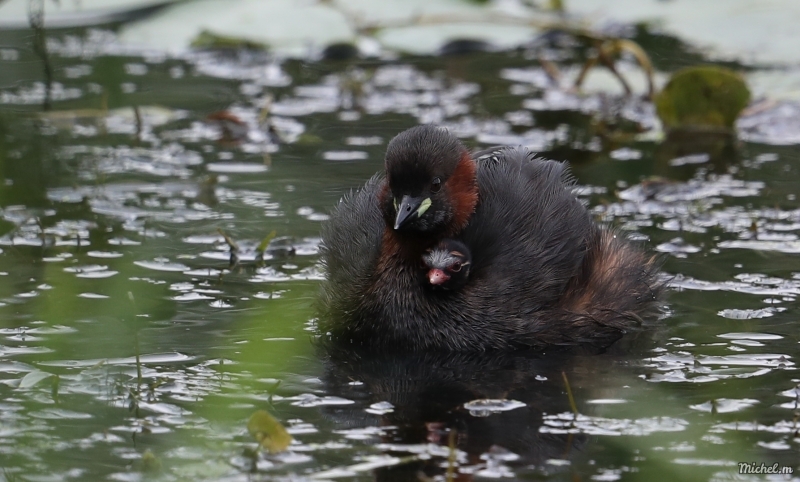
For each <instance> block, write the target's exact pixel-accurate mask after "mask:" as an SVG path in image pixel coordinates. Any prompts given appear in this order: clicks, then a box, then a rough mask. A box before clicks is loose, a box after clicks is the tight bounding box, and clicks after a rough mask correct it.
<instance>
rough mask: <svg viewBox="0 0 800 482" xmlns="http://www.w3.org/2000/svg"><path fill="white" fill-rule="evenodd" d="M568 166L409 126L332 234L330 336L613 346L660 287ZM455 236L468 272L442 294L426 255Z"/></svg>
mask: <svg viewBox="0 0 800 482" xmlns="http://www.w3.org/2000/svg"><path fill="white" fill-rule="evenodd" d="M571 187H572V179H571V177H570V176H569V174H568V171H567V168H566V166H565V165H564V164H562V163H558V162H554V161H549V160H545V159H540V158H536V157H535V156H534V155H533V154H532V153H530V152H528V151H527V150H525V149H522V148H499V149H496V150H493V151H490V152H484V153H482V154H481V155H470V154H469V152H468V151H467V150H466V148H464V146H463V145H462V144H461V143H460V142H459V141H458V139H456V138H455V137H454V136H452V135H451V134H449V133H448V132H447V131H445V130H442V129H440V128H437V127H434V126H419V127H415V128H412V129H409V130H407V131H405V132H403V133H401V134H399V135H398V136H397V137H396V138H395V139H393V140H392V141H391V142H390V143H389V146H388V148H387V153H386V178H382V177H380V176H375V177H373V178H372V179H370V180H369V181H368V182H367V183H366V185H365V186H364V187H363V188H362V189H361V190H360V191H358V192H355V193H352V194H350V195H349V196H345V198H343V199H342V201H341V202H340V203H339V205H338V206H337V207H336V209H335V210H334V212H333V214H332V216H331V219H330V220H329V221H328V223H327V224H326V225H325V227H324V229H323V244H322V260H323V263H324V264H325V267H326V269H327V272H328V279H327V281H326V282H325V283H324V284H323V296H322V301H323V312H322V317H321V319H320V327H321V329H322V330H323V332H324V333H330V336H331V337H332V338H334V339H336V340H339V341H341V342H344V343H354V344H358V345H363V346H366V347H374V348H378V349H384V350H426V349H435V350H442V349H444V350H455V351H462V350H491V349H511V348H519V347H542V346H547V345H571V344H583V343H588V344H593V345H607V344H610V343H611V342H613V341H614V340H616V339H617V338H619V337H620V336H621V335H622V334H623V333H624V332H625V331H626V330H629V329H631V328H633V327H635V326H637V325H638V324H639V323H640V320H641V319H642V318H641V317H642V316H644V315H646V314H648V313H649V312H651V311H652V310H653V309H654V308H655V303H656V301H657V300H658V297H659V295H660V292H661V291H662V284H661V283H660V282H659V281H658V278H657V273H658V266H657V264H656V263H655V262H654V260H653V258H652V257H651V256H648V255H646V254H645V253H643V252H642V251H641V250H640V249H638V248H636V247H634V246H633V245H631V244H630V243H629V242H626V241H624V240H622V239H621V238H620V237H619V236H618V235H617V234H615V233H614V232H613V231H610V230H607V229H604V228H601V227H599V226H597V225H596V224H595V223H594V222H593V220H592V219H591V216H590V215H589V213H588V212H587V211H586V209H585V207H584V206H583V205H582V204H581V202H580V201H579V200H578V199H577V198H576V197H575V196H574V195H573V193H572V190H571ZM446 238H452V239H456V240H458V241H459V242H461V243H463V244H464V245H465V246H467V247H468V249H469V251H470V254H471V257H472V261H471V269H470V272H469V276H468V279H467V280H466V282H465V283H464V284H463V286H460V287H459V288H458V289H456V290H433V289H430V286H429V283H426V279H425V269H424V267H422V266H421V260H422V258H423V256H424V254H425V253H426V251H427V250H428V249H430V248H433V247H434V246H435V245H436V244H437V243H439V242H440V241H442V240H444V239H446Z"/></svg>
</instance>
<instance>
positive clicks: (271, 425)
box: [247, 410, 292, 454]
mask: <svg viewBox="0 0 800 482" xmlns="http://www.w3.org/2000/svg"><path fill="white" fill-rule="evenodd" d="M247 431H248V432H250V435H252V436H253V437H254V438H255V439H256V440H257V441H258V443H259V445H261V446H262V447H264V448H265V449H267V450H268V451H269V453H272V454H274V453H276V452H282V451H284V450H286V448H287V447H288V446H289V444H291V443H292V436H291V435H289V432H287V431H286V429H285V428H283V425H281V423H280V422H279V421H277V420H276V419H275V417H273V416H272V415H270V414H269V413H267V412H266V411H264V410H258V411H257V412H256V413H254V414H253V415H251V416H250V420H248V422H247Z"/></svg>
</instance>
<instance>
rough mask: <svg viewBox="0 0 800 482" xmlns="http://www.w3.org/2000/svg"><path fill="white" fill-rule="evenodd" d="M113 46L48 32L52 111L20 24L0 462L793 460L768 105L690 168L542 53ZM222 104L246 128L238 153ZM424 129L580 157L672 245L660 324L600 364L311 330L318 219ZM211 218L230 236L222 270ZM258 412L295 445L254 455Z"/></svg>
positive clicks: (791, 222) (174, 470) (717, 472)
mask: <svg viewBox="0 0 800 482" xmlns="http://www.w3.org/2000/svg"><path fill="white" fill-rule="evenodd" d="M109 35H110V34H108V33H104V32H98V31H88V32H83V31H77V32H69V33H65V34H53V35H52V36H51V40H52V42H51V55H52V60H53V64H54V78H55V81H56V83H57V84H56V86H55V89H54V98H53V106H54V110H55V111H57V112H58V113H50V114H42V113H41V103H42V101H43V93H44V89H43V86H42V84H41V83H40V81H41V78H42V74H41V73H42V66H41V63H40V62H39V61H38V60H37V58H36V57H35V56H34V55H33V53H32V51H31V49H30V46H29V40H30V38H29V36H28V35H27V34H25V33H22V34H10V33H6V34H4V35H3V38H2V40H1V41H0V44H2V52H0V53H2V57H1V58H2V59H3V60H2V61H0V173H2V176H0V177H2V179H0V181H2V182H0V208H1V209H0V215H2V220H0V247H1V248H2V252H0V335H1V336H2V338H0V381H2V385H0V467H2V468H3V471H2V475H3V476H4V477H5V479H6V480H9V481H12V480H31V481H51V480H53V481H55V480H123V481H129V480H130V481H135V480H226V481H238V480H242V481H244V480H307V479H313V480H329V479H335V478H345V479H355V480H373V479H375V480H429V479H430V478H433V477H438V478H437V479H436V480H444V477H445V475H444V474H445V473H446V470H447V467H448V457H449V456H450V455H451V450H450V449H449V448H448V444H449V438H450V436H451V435H450V434H451V433H454V434H455V435H454V436H453V438H452V440H454V441H455V444H456V446H457V452H456V453H455V455H456V456H455V465H456V467H457V469H458V471H460V474H461V475H459V476H458V477H459V478H458V480H473V479H475V480H482V479H484V478H487V477H501V476H502V477H507V478H510V479H516V480H542V479H552V480H584V481H585V480H752V479H755V480H761V479H762V478H763V477H764V476H753V475H748V476H744V475H738V463H740V462H747V463H751V462H755V463H758V464H761V463H764V464H767V465H772V464H773V463H778V464H780V465H781V466H787V467H793V468H794V469H795V471H797V470H798V469H800V467H798V465H797V460H798V450H799V449H800V436H799V435H798V423H800V422H799V421H798V417H799V414H800V411H799V410H800V405H798V403H800V402H799V400H800V376H799V375H798V373H797V371H796V353H797V351H798V342H799V340H800V328H798V324H797V301H796V297H797V295H798V294H799V293H800V258H798V257H797V253H800V240H798V231H800V205H798V204H799V203H798V200H797V199H796V197H795V195H796V193H797V186H798V185H799V184H798V182H800V152H798V149H797V147H796V146H794V145H769V144H761V143H758V142H756V141H757V140H758V139H759V137H758V134H759V132H761V131H763V130H765V129H768V128H769V119H767V120H766V121H764V122H763V123H755V125H753V123H751V124H750V127H749V128H748V129H749V130H746V132H743V133H744V134H745V135H744V136H743V137H744V138H746V139H750V140H751V141H750V142H745V141H742V142H739V143H738V144H737V145H736V146H735V148H733V149H729V150H727V151H723V152H721V153H719V154H717V155H715V156H712V157H711V158H710V159H704V158H702V157H700V158H698V157H690V158H686V157H680V156H682V155H684V154H686V152H682V149H683V147H681V146H676V145H674V144H670V143H665V144H660V143H659V142H657V141H654V140H648V138H647V137H646V136H645V137H641V136H640V137H635V136H634V135H633V134H632V133H633V132H634V131H636V130H641V129H644V130H645V131H646V130H647V129H649V128H650V126H652V124H653V114H652V109H651V108H650V107H649V105H648V104H645V103H642V102H639V101H636V100H629V101H625V100H623V99H619V98H615V97H612V96H602V95H594V96H587V97H577V96H575V95H574V94H571V93H569V92H567V91H565V90H560V89H556V88H554V87H552V86H550V87H548V86H547V81H546V77H545V75H544V73H543V71H542V70H541V69H540V68H539V67H538V64H537V63H536V62H535V61H532V60H530V57H531V55H528V53H527V52H524V51H520V52H511V53H496V54H485V53H479V54H470V55H464V56H457V57H445V58H409V59H400V60H396V61H386V62H378V61H371V62H359V63H351V64H339V63H305V62H300V61H287V62H284V63H281V64H277V63H272V61H270V60H269V59H267V58H264V57H262V56H260V55H256V54H224V55H212V54H194V55H192V56H190V57H189V58H171V57H166V56H160V55H149V56H144V57H142V56H130V55H124V54H123V53H122V52H120V51H118V50H115V47H114V44H113V41H111V40H109V39H110V38H111V39H113V37H110V36H109ZM640 40H642V41H643V42H642V43H643V44H644V45H645V47H646V48H648V49H650V50H651V52H656V53H658V54H659V55H658V56H656V58H657V59H661V60H660V61H659V62H660V63H662V64H663V65H661V66H660V67H661V68H664V69H669V68H671V67H670V66H672V65H680V64H681V63H682V60H681V59H682V58H683V57H681V56H682V55H683V54H682V53H681V52H672V51H665V50H664V45H669V42H668V40H669V39H662V40H659V38H658V37H652V36H648V37H642V38H641V39H640ZM559 53H560V54H562V56H563V57H564V58H565V60H564V64H565V65H568V64H570V63H574V62H575V61H576V60H575V59H574V58H573V54H574V52H572V51H570V50H565V51H561V52H559ZM670 54H672V55H674V57H673V58H670V57H669V55H670ZM269 99H271V101H270V100H269ZM134 107H138V110H139V117H140V122H139V127H138V128H137V121H136V115H135V114H134ZM265 107H267V109H265ZM220 110H228V111H230V112H233V113H234V114H235V115H236V116H238V117H239V118H240V119H241V120H242V121H243V122H245V123H246V125H247V127H246V128H234V130H237V129H238V130H241V131H242V132H243V133H244V138H243V139H239V141H238V142H220V137H221V135H222V132H221V130H220V129H221V128H220V125H219V124H218V123H215V122H209V121H208V120H207V116H208V115H209V114H211V113H213V112H215V111H220ZM598 119H600V121H599V120H598ZM420 122H438V123H442V124H444V125H447V126H449V127H450V128H451V129H453V130H454V131H455V132H456V133H458V134H459V135H460V136H462V137H463V138H464V140H465V142H466V143H468V144H469V145H471V146H482V145H489V144H498V143H509V144H525V145H528V146H531V147H532V148H533V149H535V150H539V151H542V152H544V153H545V154H548V155H550V156H552V157H555V158H558V159H567V160H571V161H574V162H573V170H574V173H575V175H576V177H577V179H578V183H579V185H580V189H579V193H580V195H581V197H582V198H584V199H585V200H586V202H587V203H588V205H589V206H590V208H591V209H592V211H593V212H595V213H596V214H597V216H598V218H599V219H601V220H603V221H604V222H607V223H609V224H612V225H614V226H618V227H621V228H623V229H624V230H625V231H626V232H627V233H629V234H630V235H631V236H632V237H634V238H636V239H639V240H642V242H644V243H645V244H646V246H648V247H649V249H651V250H654V251H661V252H663V253H665V254H664V257H665V263H664V272H665V276H670V277H674V278H673V280H672V281H671V285H672V289H671V290H670V293H669V298H668V300H667V301H668V302H667V303H666V304H665V314H664V317H663V319H661V320H660V321H658V322H657V323H654V328H653V329H651V330H647V331H645V332H643V333H640V334H637V335H636V336H631V337H628V338H625V339H623V340H622V341H621V342H620V343H618V344H617V345H615V346H613V347H611V348H610V349H609V350H608V351H607V352H606V353H603V354H578V355H565V354H548V353H545V354H536V355H510V354H506V355H496V356H483V357H466V356H461V357H459V356H445V355H436V354H426V355H420V356H410V357H405V358H403V357H398V358H390V359H386V358H384V359H382V358H374V359H362V358H358V357H356V356H354V355H353V354H352V353H328V352H325V351H323V350H320V349H318V347H317V346H316V345H315V344H314V342H313V340H314V320H315V318H314V317H315V309H314V300H315V296H316V293H317V289H318V282H319V280H320V279H321V277H322V276H324V273H322V272H321V271H320V270H319V268H318V258H317V254H316V253H317V246H318V242H319V238H318V232H319V226H320V222H321V221H322V220H324V219H325V213H326V212H327V211H328V209H329V208H330V207H331V206H333V205H334V203H335V202H336V201H337V200H338V199H339V197H340V196H341V195H342V193H344V192H345V191H347V190H348V189H351V188H355V187H358V186H359V185H360V184H361V183H363V182H364V181H365V180H366V179H367V178H369V176H371V175H372V174H373V173H375V172H376V171H379V170H380V169H381V167H382V154H383V150H384V148H385V145H386V143H387V142H388V140H389V139H391V137H392V136H393V135H394V134H396V133H397V132H399V131H400V130H402V129H404V128H407V127H410V126H412V125H415V124H417V123H420ZM270 125H271V126H272V128H273V129H274V131H276V132H277V134H270V132H269V130H270V128H269V126H270ZM603 126H606V127H605V128H604V127H603ZM607 126H612V127H611V128H608V127H607ZM609 129H610V130H609ZM137 130H138V133H137ZM778 130H779V129H778ZM237 132H238V131H237ZM625 133H627V134H625ZM235 134H236V133H233V134H232V135H234V137H236V135H235ZM623 134H624V135H623ZM240 137H241V136H240ZM278 138H279V139H278ZM676 158H677V159H678V160H676ZM698 161H700V162H698ZM652 176H659V177H658V178H657V180H653V178H652ZM220 229H221V230H224V231H225V232H226V233H227V234H228V235H229V236H231V237H232V238H233V239H234V240H236V242H237V243H238V244H239V245H240V256H239V257H240V263H239V265H238V266H235V267H233V268H230V269H229V253H228V251H229V247H228V245H227V244H226V243H225V242H224V239H223V238H222V236H220V234H219V233H218V230H220ZM272 231H275V233H276V235H277V236H278V238H276V239H275V240H273V242H272V244H271V245H270V247H269V248H268V250H267V253H266V254H267V256H265V258H266V260H265V263H264V265H263V266H258V264H257V263H256V262H255V261H254V260H253V258H254V256H255V253H254V250H255V247H256V246H257V245H258V243H259V242H260V241H261V240H262V239H263V238H264V237H265V236H267V235H268V234H269V233H270V232H272ZM562 373H563V374H562ZM564 378H566V379H568V380H569V384H570V386H571V388H572V392H573V395H574V399H575V404H576V408H577V410H578V413H579V415H574V414H573V412H572V409H571V407H570V402H569V397H568V396H567V392H566V389H565V382H564ZM503 399H505V400H509V401H514V402H509V401H507V402H503V403H500V402H495V403H490V402H485V403H484V405H486V404H488V407H487V406H484V407H483V408H481V409H479V408H475V406H476V405H481V403H480V401H481V400H503ZM475 401H479V402H478V403H474V402H475ZM470 402H473V403H470ZM259 409H263V410H267V411H268V412H270V413H272V414H273V415H274V416H275V417H277V418H278V419H279V420H280V421H281V422H282V423H284V425H285V426H286V427H287V428H288V429H289V432H290V433H291V434H292V435H293V437H294V439H295V441H294V443H293V444H292V445H291V447H290V450H289V451H288V452H284V453H280V454H275V455H269V454H264V453H262V454H258V455H256V456H253V455H252V450H253V449H254V448H255V446H256V444H255V441H254V440H253V438H252V437H251V436H250V435H249V434H248V433H247V429H246V424H247V420H248V418H249V417H250V415H251V414H252V413H253V412H255V411H256V410H259ZM145 454H147V455H145ZM151 454H152V456H154V457H155V462H153V461H152V458H151ZM143 457H144V459H143ZM147 460H150V461H147ZM451 465H453V463H451ZM788 478H789V477H786V479H788ZM778 480H784V479H783V478H779V479H778Z"/></svg>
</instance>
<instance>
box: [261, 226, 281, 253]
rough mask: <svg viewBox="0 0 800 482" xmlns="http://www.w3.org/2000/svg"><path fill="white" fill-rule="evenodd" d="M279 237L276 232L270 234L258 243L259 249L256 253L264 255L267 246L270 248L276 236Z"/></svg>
mask: <svg viewBox="0 0 800 482" xmlns="http://www.w3.org/2000/svg"><path fill="white" fill-rule="evenodd" d="M277 235H278V233H277V232H275V231H272V232H271V233H269V234H268V235H267V236H266V237H265V238H264V239H262V240H261V242H260V243H258V247H257V248H256V251H257V252H259V253H261V254H262V255H263V254H264V251H265V250H266V249H267V246H269V243H271V242H272V240H273V239H275V236H277Z"/></svg>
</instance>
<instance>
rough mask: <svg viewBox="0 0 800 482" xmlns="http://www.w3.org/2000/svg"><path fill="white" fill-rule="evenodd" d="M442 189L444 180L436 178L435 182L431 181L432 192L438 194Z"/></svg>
mask: <svg viewBox="0 0 800 482" xmlns="http://www.w3.org/2000/svg"><path fill="white" fill-rule="evenodd" d="M441 188H442V180H441V179H439V178H438V177H434V178H433V181H431V192H433V193H437V192H439V190H440V189H441Z"/></svg>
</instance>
